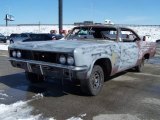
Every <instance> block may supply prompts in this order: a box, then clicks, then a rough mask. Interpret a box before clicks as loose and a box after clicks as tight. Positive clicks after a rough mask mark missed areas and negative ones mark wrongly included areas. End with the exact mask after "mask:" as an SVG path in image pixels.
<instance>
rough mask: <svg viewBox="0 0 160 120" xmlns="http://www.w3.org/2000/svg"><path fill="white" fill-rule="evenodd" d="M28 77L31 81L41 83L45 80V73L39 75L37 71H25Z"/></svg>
mask: <svg viewBox="0 0 160 120" xmlns="http://www.w3.org/2000/svg"><path fill="white" fill-rule="evenodd" d="M25 75H26V78H27V80H28V81H29V82H30V83H40V82H43V81H44V80H45V77H44V76H43V75H38V74H35V73H30V72H25Z"/></svg>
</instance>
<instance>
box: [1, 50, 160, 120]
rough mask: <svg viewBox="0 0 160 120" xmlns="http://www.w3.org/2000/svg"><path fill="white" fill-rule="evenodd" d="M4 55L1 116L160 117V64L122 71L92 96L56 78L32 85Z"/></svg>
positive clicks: (136, 119) (70, 119)
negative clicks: (138, 69)
mask: <svg viewBox="0 0 160 120" xmlns="http://www.w3.org/2000/svg"><path fill="white" fill-rule="evenodd" d="M157 51H158V52H157V55H156V59H157V60H158V59H159V48H158V50H157ZM5 56H6V52H3V51H1V52H0V119H5V118H7V119H13V118H14V119H15V118H17V119H18V118H19V119H20V118H23V119H24V118H35V119H44V120H46V119H50V120H52V119H57V120H64V119H68V120H92V119H93V120H159V119H160V72H159V71H160V64H159V65H158V64H145V67H144V71H143V72H142V73H135V72H133V71H126V72H123V73H120V74H118V75H116V76H114V77H112V78H110V79H109V80H108V81H106V82H105V85H104V87H103V91H102V92H101V94H100V95H98V96H96V97H89V96H84V95H83V94H82V93H81V91H80V88H79V86H73V85H71V84H68V83H65V84H64V85H62V84H61V81H57V80H47V81H46V82H45V83H40V84H32V85H31V84H29V82H27V81H26V78H25V75H24V72H23V70H20V69H16V68H13V67H11V65H10V64H9V62H8V61H7V57H5ZM153 62H154V60H152V61H151V62H150V63H153ZM7 108H8V109H7ZM5 109H7V111H5Z"/></svg>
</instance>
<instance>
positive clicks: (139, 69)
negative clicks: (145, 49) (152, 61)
mask: <svg viewBox="0 0 160 120" xmlns="http://www.w3.org/2000/svg"><path fill="white" fill-rule="evenodd" d="M144 62H145V58H142V60H141V63H140V64H139V65H138V66H136V67H135V71H136V72H142V71H143V67H144Z"/></svg>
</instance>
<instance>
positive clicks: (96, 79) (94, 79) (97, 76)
mask: <svg viewBox="0 0 160 120" xmlns="http://www.w3.org/2000/svg"><path fill="white" fill-rule="evenodd" d="M100 81H101V75H100V73H99V72H97V71H96V72H95V73H94V74H93V76H92V86H93V88H94V89H98V88H99V87H100V84H101V82H100Z"/></svg>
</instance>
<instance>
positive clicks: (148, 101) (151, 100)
mask: <svg viewBox="0 0 160 120" xmlns="http://www.w3.org/2000/svg"><path fill="white" fill-rule="evenodd" d="M142 102H143V103H146V104H154V105H160V99H156V98H145V99H144V100H143V101H142Z"/></svg>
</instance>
